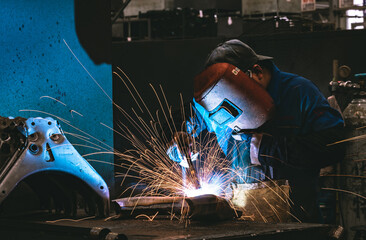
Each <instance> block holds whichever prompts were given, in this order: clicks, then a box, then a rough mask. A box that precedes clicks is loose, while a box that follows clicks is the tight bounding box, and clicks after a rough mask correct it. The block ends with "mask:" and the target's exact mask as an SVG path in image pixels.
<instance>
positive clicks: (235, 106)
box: [194, 63, 274, 131]
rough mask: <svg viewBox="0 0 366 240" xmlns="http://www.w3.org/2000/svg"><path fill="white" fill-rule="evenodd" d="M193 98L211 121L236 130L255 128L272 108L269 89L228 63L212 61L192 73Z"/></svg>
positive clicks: (271, 111) (268, 115)
mask: <svg viewBox="0 0 366 240" xmlns="http://www.w3.org/2000/svg"><path fill="white" fill-rule="evenodd" d="M194 98H195V101H196V102H197V103H198V104H200V105H201V106H202V107H204V108H205V109H206V110H207V111H208V112H209V119H210V120H211V121H213V122H215V124H218V125H220V126H228V127H230V128H231V129H234V130H236V131H240V130H245V129H255V128H258V127H260V126H261V125H262V124H263V123H265V122H266V121H268V120H269V119H270V118H271V116H272V114H273V112H274V104H273V100H272V98H271V96H270V95H269V94H268V92H267V91H266V90H265V89H264V88H263V87H262V86H261V85H260V84H259V83H257V82H256V81H255V80H254V79H252V78H250V77H249V76H248V75H246V74H245V73H244V72H242V71H241V70H240V69H239V68H237V67H235V66H234V65H231V64H228V63H216V64H214V65H211V66H210V67H208V68H206V69H205V70H204V71H203V72H202V73H200V74H199V75H197V76H196V77H195V79H194Z"/></svg>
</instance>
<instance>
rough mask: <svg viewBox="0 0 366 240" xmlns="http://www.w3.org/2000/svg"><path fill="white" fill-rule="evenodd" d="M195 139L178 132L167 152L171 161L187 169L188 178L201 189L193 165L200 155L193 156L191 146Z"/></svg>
mask: <svg viewBox="0 0 366 240" xmlns="http://www.w3.org/2000/svg"><path fill="white" fill-rule="evenodd" d="M192 143H193V139H192V137H191V136H189V134H188V133H186V132H177V133H175V134H174V137H173V141H172V144H170V145H171V146H170V147H169V149H168V150H167V154H168V156H169V158H170V159H172V160H173V161H175V162H178V163H180V165H181V166H183V167H185V170H186V172H187V176H188V178H189V179H190V181H191V182H192V184H193V185H194V187H195V188H196V189H199V188H201V185H200V182H199V180H198V176H197V171H196V169H195V167H194V165H193V161H194V160H196V159H197V157H198V153H196V154H192V151H191V145H192Z"/></svg>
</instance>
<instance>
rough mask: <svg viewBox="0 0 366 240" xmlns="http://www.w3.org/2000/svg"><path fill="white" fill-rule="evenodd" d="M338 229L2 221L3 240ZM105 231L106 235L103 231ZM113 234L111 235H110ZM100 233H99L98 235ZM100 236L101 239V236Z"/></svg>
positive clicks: (270, 234) (253, 235) (322, 235)
mask: <svg viewBox="0 0 366 240" xmlns="http://www.w3.org/2000/svg"><path fill="white" fill-rule="evenodd" d="M333 230H334V226H331V225H323V224H310V223H277V224H269V223H255V222H248V221H238V220H230V221H224V222H212V223H202V222H194V221H191V222H190V223H184V222H180V221H178V220H177V219H173V220H169V219H154V220H153V221H149V220H148V219H147V218H141V219H125V220H123V219H117V220H109V221H105V219H86V220H82V221H78V222H75V221H71V220H63V221H57V222H46V221H45V220H34V219H33V220H30V219H24V218H23V219H19V218H17V219H0V234H1V235H0V239H4V240H17V239H37V240H43V239H47V240H64V239H68V240H74V239H75V240H76V239H101V240H105V239H108V240H117V239H131V240H137V239H142V240H144V239H146V240H147V239H251V240H252V239H271V240H275V239H281V240H283V239H296V240H302V239H304V240H305V239H306V240H308V239H311V240H320V239H331V238H329V233H330V232H331V231H333ZM103 231H104V232H103ZM108 232H109V235H107V236H106V234H107V233H108ZM95 233H97V234H95ZM98 234H99V236H98Z"/></svg>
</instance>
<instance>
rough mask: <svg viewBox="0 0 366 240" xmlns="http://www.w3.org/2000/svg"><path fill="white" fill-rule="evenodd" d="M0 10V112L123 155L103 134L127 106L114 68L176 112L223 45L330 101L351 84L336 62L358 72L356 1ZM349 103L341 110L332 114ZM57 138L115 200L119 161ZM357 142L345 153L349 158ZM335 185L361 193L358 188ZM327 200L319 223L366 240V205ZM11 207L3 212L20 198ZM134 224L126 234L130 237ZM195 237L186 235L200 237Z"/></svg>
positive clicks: (189, 0)
mask: <svg viewBox="0 0 366 240" xmlns="http://www.w3.org/2000/svg"><path fill="white" fill-rule="evenodd" d="M0 6H1V8H0V18H1V21H0V36H1V37H0V55H1V65H0V73H1V74H0V81H1V87H2V90H1V97H2V99H3V101H2V104H1V105H0V116H2V117H9V116H12V117H17V116H21V117H24V118H29V117H38V116H40V117H48V116H50V117H53V118H58V117H61V118H62V119H63V120H66V122H63V121H60V124H61V126H62V128H63V130H64V131H65V132H72V133H75V134H77V135H78V134H80V135H83V134H85V133H86V134H87V136H88V141H90V142H92V143H93V146H94V147H96V148H97V149H99V150H100V151H101V149H104V150H103V152H113V149H116V150H117V151H120V152H123V151H125V150H128V149H130V148H131V145H130V143H129V142H128V141H126V140H125V139H124V138H122V137H121V136H120V135H119V134H117V133H115V132H113V129H114V130H116V131H119V126H120V123H119V121H120V120H121V119H123V115H122V114H121V112H120V111H119V110H118V107H115V106H114V105H113V102H114V103H115V104H116V105H118V106H121V107H122V108H123V109H125V110H126V112H128V113H129V114H131V115H133V110H132V109H134V110H136V109H137V108H138V106H137V105H136V103H135V101H134V99H133V98H132V97H131V94H130V92H129V89H128V88H126V84H125V82H123V81H121V80H120V79H119V78H118V77H116V75H115V74H113V72H119V69H118V68H120V69H121V70H123V72H124V73H125V74H126V75H127V76H128V77H129V78H130V79H131V81H132V83H133V84H134V86H135V87H136V89H137V90H138V92H139V93H140V94H141V95H142V96H143V99H144V100H145V102H146V103H147V108H149V109H151V110H153V111H155V110H156V109H158V107H157V106H158V102H157V99H156V96H155V94H154V91H153V89H152V87H151V86H153V87H154V88H156V89H159V88H160V86H161V87H162V88H163V90H164V93H165V95H166V98H167V100H168V101H169V104H171V105H172V106H173V108H178V107H179V106H180V104H181V102H180V100H181V96H182V97H183V100H184V102H189V101H190V100H191V99H192V96H193V78H194V76H196V75H197V74H198V73H199V72H200V71H202V70H203V64H204V61H205V59H206V57H207V55H208V54H209V53H210V51H211V50H212V49H213V48H215V47H216V46H217V45H218V44H219V43H221V42H223V41H225V40H228V39H232V38H238V39H240V40H242V41H244V42H246V43H248V45H250V46H251V47H252V48H253V49H254V50H255V51H256V52H257V53H259V54H263V55H267V56H273V57H274V61H275V63H276V65H277V66H278V67H279V68H280V69H281V70H282V71H286V72H291V73H296V74H299V75H301V76H304V77H306V78H308V79H310V80H311V81H313V82H314V83H315V84H316V85H317V86H318V87H319V89H320V90H321V92H322V93H323V94H324V95H325V96H329V95H330V94H331V93H330V91H329V87H328V86H329V82H330V81H332V80H334V79H337V80H344V81H347V80H349V79H351V77H348V76H347V77H345V78H342V75H340V74H338V73H337V71H335V70H334V69H335V68H337V66H342V65H347V66H348V67H349V68H350V69H351V74H352V75H353V74H357V73H364V72H366V66H365V60H364V58H365V55H366V45H365V43H366V30H364V28H365V26H366V22H365V21H364V19H365V18H366V1H365V0H328V1H325V0H324V1H319V0H317V1H316V0H261V1H258V0H226V1H219V0H111V1H101V0H92V1H82V0H67V1H62V2H52V1H51V2H50V1H47V2H46V1H44V0H32V1H25V0H22V1H10V0H0ZM335 64H336V65H337V66H335ZM150 84H151V86H150ZM129 88H130V89H131V86H130V87H129ZM348 103H349V99H348V100H347V99H346V100H344V101H343V102H342V101H341V102H340V104H341V107H342V110H343V109H344V108H345V107H346V105H347V104H348ZM124 124H126V125H127V126H129V123H124ZM68 138H69V140H70V142H71V143H72V144H74V145H75V148H76V149H77V151H78V152H79V153H80V154H81V155H84V156H86V157H85V159H86V160H87V161H89V163H90V164H91V165H92V166H93V167H94V168H95V169H96V171H97V172H98V173H99V174H100V175H101V176H102V177H103V178H104V180H105V181H106V183H107V185H108V188H109V190H110V194H111V199H115V198H119V197H120V194H122V193H123V191H124V189H125V188H126V185H122V186H121V182H122V180H123V179H124V177H121V176H120V175H119V174H117V173H120V172H121V171H123V170H121V169H119V168H118V167H115V166H114V165H113V163H115V162H116V163H117V162H118V161H119V160H120V159H119V157H114V156H113V154H108V153H107V154H96V155H94V154H93V153H94V152H95V149H89V148H86V147H83V146H78V145H83V144H85V141H83V140H82V139H80V138H76V137H73V136H69V137H68ZM362 146H363V145H362V144H361V145H359V146H354V148H355V149H356V150H355V151H359V149H360V148H362ZM353 160H354V159H352V157H351V158H350V159H348V160H347V161H349V164H348V165H347V164H346V165H347V167H344V168H345V169H346V168H349V172H348V173H346V174H355V172H357V174H359V175H361V176H365V167H364V164H363V163H362V164H361V165H360V164H358V165H357V166H356V165H355V166H353V165H352V166H351V164H353V162H352V161H353ZM346 163H347V162H346ZM347 171H348V170H347ZM116 175H118V176H116ZM347 181H348V180H347ZM124 184H127V185H128V181H126V182H125V183H124ZM342 184H345V186H348V187H349V189H348V190H350V191H358V194H361V195H363V196H365V194H366V190H365V189H366V188H365V187H364V186H365V182H364V180H360V181H359V180H355V181H354V182H352V183H349V182H346V181H345V182H344V183H342ZM347 184H348V185H347ZM334 197H335V196H334ZM338 200H339V201H344V204H343V206H344V209H341V210H340V209H339V208H337V209H335V208H336V207H335V206H333V205H332V206H328V205H327V203H325V204H324V209H327V207H329V208H331V210H329V211H328V212H327V210H324V211H325V212H326V214H328V215H327V216H330V215H332V214H333V212H334V216H333V215H332V216H330V220H329V221H328V222H325V223H329V224H341V223H342V222H340V221H341V220H340V218H342V221H343V224H344V223H345V222H346V224H345V225H346V226H345V228H346V229H347V232H346V234H345V235H346V236H344V238H345V239H350V240H351V239H366V229H365V225H366V212H365V210H366V204H365V203H366V201H365V198H362V197H356V196H354V197H349V199H347V197H344V198H343V199H338ZM13 201H15V202H14V203H13V204H10V205H11V206H13V205H16V204H17V201H19V204H21V203H22V202H23V201H24V200H22V199H19V200H17V199H16V198H15V200H13ZM345 206H347V207H345ZM332 211H333V212H332ZM339 211H343V213H344V215H343V216H340V213H339ZM134 224H135V223H134ZM144 224H145V223H144ZM131 226H132V225H131ZM137 226H138V224H135V225H133V227H132V229H133V230H136V229H137V230H136V231H138V229H139V227H137ZM141 226H142V225H141ZM12 227H13V228H10V227H9V228H10V229H17V227H16V226H12ZM83 227H84V228H85V226H83ZM351 227H356V228H353V229H351ZM357 227H358V228H357ZM41 229H43V228H41ZM165 230H166V231H167V232H169V231H168V230H167V229H165ZM2 231H5V230H4V229H2ZM27 231H28V232H27ZM29 231H30V230H29V229H28V230H26V231H24V232H27V233H26V234H29ZM42 231H46V230H39V231H38V230H37V232H42ZM57 231H61V232H62V231H63V230H54V232H57ZM83 231H84V230H83ZM116 231H117V230H116ZM131 231H132V230H131ZM306 231H308V229H306V230H305V232H306ZM322 231H323V230H322ZM50 232H52V231H50ZM259 232H260V231H259ZM46 233H47V234H52V233H48V232H47V231H46ZM306 233H307V234H308V235H306V234H305V235H304V236H303V237H305V236H311V231H308V232H306ZM19 234H20V233H19ZM26 234H25V235H26ZM32 234H33V233H32ZM42 234H45V233H44V232H43V233H42ZM42 234H41V235H42ZM82 234H84V233H82ZM151 234H152V235H151V236H155V237H156V236H159V235H158V233H156V232H154V233H151ZM154 234H155V235H154ZM170 234H171V233H170ZM184 234H185V233H182V234H181V235H179V236H178V235H174V236H175V237H176V238H179V237H181V236H183V235H184ZM200 234H201V235H199V234H198V235H195V236H196V237H197V239H198V238H200V237H203V236H204V234H203V233H200ZM218 234H219V233H218ZM226 234H228V235H227V236H229V235H230V234H229V233H226ZM56 235H57V234H56ZM20 236H23V235H21V234H20V235H18V237H20ZM32 236H33V235H32ZM34 236H37V237H35V238H34V239H43V238H40V235H37V234H34ZM42 236H44V235H42ZM131 236H135V235H133V234H132V233H131ZM151 236H150V237H151ZM217 236H219V235H217ZM289 236H290V237H291V236H296V235H289ZM15 237H16V236H15ZM68 237H69V238H65V239H74V238H72V236H71V235H69V236H68ZM164 237H165V235H164ZM231 237H232V236H231ZM276 237H277V238H276ZM173 238H174V237H173ZM213 238H215V236H213ZM9 239H10V238H9ZM14 239H17V238H14ZM54 239H56V238H54ZM75 239H77V238H75ZM110 239H112V238H110ZM115 239H117V238H115ZM121 239H122V238H121ZM131 239H138V235H136V236H135V238H133V237H131ZM144 239H149V236H147V235H146V236H145V238H144ZM150 239H152V237H151V238H150ZM156 239H158V238H156ZM228 239H230V237H228ZM245 239H246V238H245ZM248 239H250V238H249V237H248ZM258 239H262V238H258ZM263 239H281V238H280V236H275V235H273V238H269V237H268V238H263ZM304 239H305V238H304ZM319 239H323V238H319Z"/></svg>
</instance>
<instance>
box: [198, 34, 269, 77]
mask: <svg viewBox="0 0 366 240" xmlns="http://www.w3.org/2000/svg"><path fill="white" fill-rule="evenodd" d="M271 59H273V58H272V57H267V56H263V55H258V54H256V53H255V52H254V51H253V49H251V48H250V47H249V46H248V45H246V44H245V43H243V42H242V41H240V40H238V39H232V40H229V41H226V42H224V43H222V44H220V45H218V46H217V47H216V48H215V49H214V50H213V51H212V52H211V54H210V55H209V57H208V59H207V61H206V63H205V68H207V67H209V66H211V65H213V64H215V63H223V62H224V63H230V64H232V65H234V66H236V67H238V68H239V69H240V70H242V71H246V70H248V69H249V68H250V67H252V66H253V65H254V64H256V63H257V62H259V61H263V60H271Z"/></svg>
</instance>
